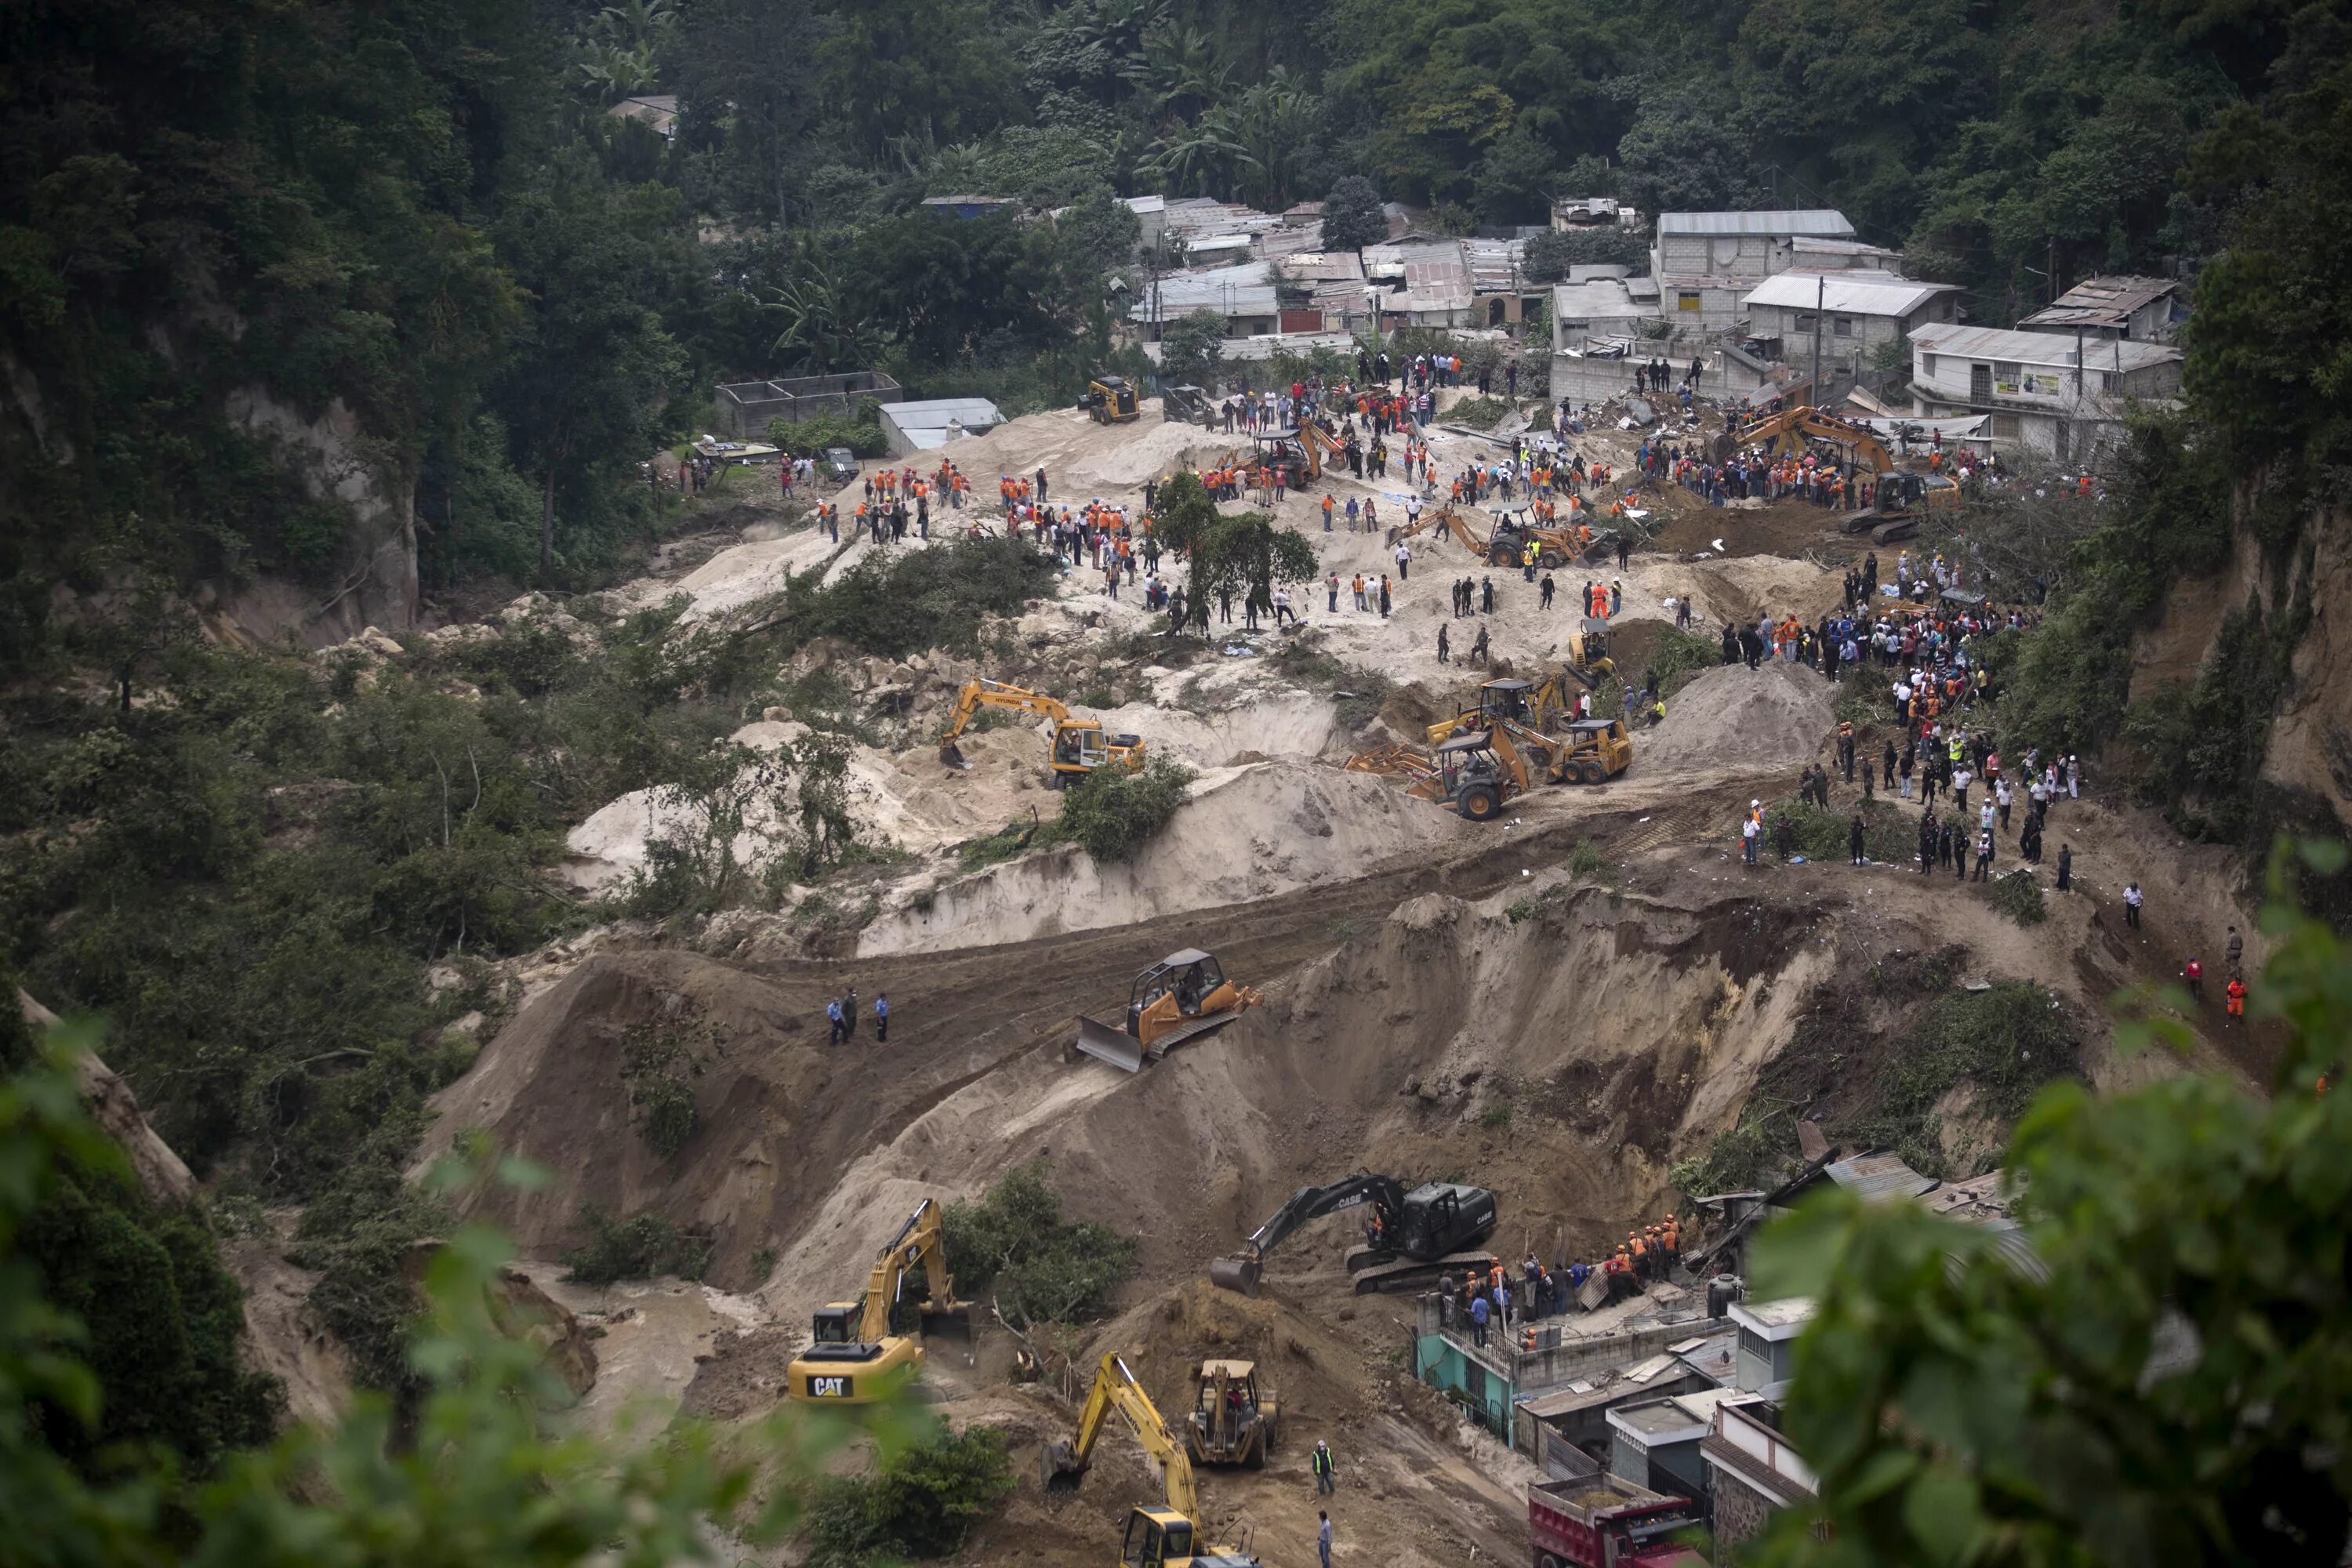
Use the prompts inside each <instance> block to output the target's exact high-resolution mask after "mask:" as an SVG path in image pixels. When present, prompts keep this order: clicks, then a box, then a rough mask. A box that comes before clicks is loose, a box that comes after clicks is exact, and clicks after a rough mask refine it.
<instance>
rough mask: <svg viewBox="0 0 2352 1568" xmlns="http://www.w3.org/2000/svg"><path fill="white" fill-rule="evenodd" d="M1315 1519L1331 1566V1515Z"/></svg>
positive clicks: (1326, 1565) (1319, 1513)
mask: <svg viewBox="0 0 2352 1568" xmlns="http://www.w3.org/2000/svg"><path fill="white" fill-rule="evenodd" d="M1482 1343H1483V1341H1482ZM1315 1521H1316V1523H1315V1550H1316V1551H1317V1552H1319V1553H1320V1554H1321V1555H1322V1558H1323V1568H1331V1516H1330V1515H1329V1514H1328V1513H1326V1512H1324V1511H1323V1510H1321V1509H1317V1510H1315Z"/></svg>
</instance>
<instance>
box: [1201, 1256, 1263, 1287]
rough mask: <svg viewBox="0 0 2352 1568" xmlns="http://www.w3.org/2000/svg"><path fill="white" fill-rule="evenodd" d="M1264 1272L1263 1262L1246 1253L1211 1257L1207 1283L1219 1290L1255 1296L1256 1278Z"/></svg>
mask: <svg viewBox="0 0 2352 1568" xmlns="http://www.w3.org/2000/svg"><path fill="white" fill-rule="evenodd" d="M1264 1274H1265V1263H1263V1262H1262V1261H1260V1260H1259V1259H1257V1258H1252V1257H1250V1256H1249V1255H1248V1254H1247V1253H1236V1254H1235V1255H1234V1256H1233V1257H1231V1258H1213V1259H1212V1260H1211V1261H1210V1264H1209V1283H1210V1284H1212V1285H1214V1286H1215V1287H1217V1289H1220V1290H1231V1291H1234V1292H1235V1293H1236V1294H1238V1295H1243V1296H1255V1295H1256V1294H1257V1283H1258V1280H1259V1279H1260V1278H1261V1277H1263V1276H1264Z"/></svg>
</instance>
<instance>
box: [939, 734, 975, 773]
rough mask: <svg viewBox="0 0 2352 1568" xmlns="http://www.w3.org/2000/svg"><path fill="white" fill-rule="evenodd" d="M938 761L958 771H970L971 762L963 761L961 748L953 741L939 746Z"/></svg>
mask: <svg viewBox="0 0 2352 1568" xmlns="http://www.w3.org/2000/svg"><path fill="white" fill-rule="evenodd" d="M940 762H942V763H946V764H947V765H948V766H949V767H951V768H955V769H957V770H959V771H960V772H962V773H970V772H971V763H968V762H966V761H964V755H963V748H962V747H961V746H959V745H957V744H956V743H955V742H953V741H950V742H948V743H947V744H946V745H944V746H941V747H940Z"/></svg>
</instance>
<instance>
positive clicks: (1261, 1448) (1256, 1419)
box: [1184, 1361, 1282, 1470]
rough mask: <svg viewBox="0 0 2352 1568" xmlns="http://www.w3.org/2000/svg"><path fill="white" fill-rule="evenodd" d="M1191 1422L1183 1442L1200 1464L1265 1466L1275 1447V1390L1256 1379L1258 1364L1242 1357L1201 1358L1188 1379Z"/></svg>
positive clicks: (1279, 1413) (1277, 1419)
mask: <svg viewBox="0 0 2352 1568" xmlns="http://www.w3.org/2000/svg"><path fill="white" fill-rule="evenodd" d="M1192 1384H1193V1391H1194V1392H1193V1396H1192V1426H1190V1427H1189V1428H1187V1429H1186V1431H1185V1433H1184V1447H1185V1449H1186V1451H1187V1452H1189V1453H1190V1454H1191V1455H1192V1458H1194V1459H1195V1460H1197V1461H1199V1462H1200V1463H1202V1464H1204V1465H1247V1466H1248V1467H1249V1468H1251V1469H1253V1470H1262V1469H1264V1468H1265V1457H1266V1456H1267V1455H1268V1454H1270V1453H1272V1452H1273V1451H1274V1439H1275V1436H1276V1433H1277V1431H1278V1429H1279V1427H1280V1425H1281V1418H1282V1407H1281V1405H1280V1404H1279V1403H1278V1402H1277V1401H1276V1399H1275V1397H1274V1390H1272V1389H1270V1388H1266V1387H1264V1386H1263V1385H1261V1384H1259V1382H1258V1380H1257V1364H1256V1363H1255V1362H1246V1361H1204V1362H1202V1363H1201V1372H1200V1375H1199V1376H1198V1377H1196V1378H1194V1379H1193V1380H1192Z"/></svg>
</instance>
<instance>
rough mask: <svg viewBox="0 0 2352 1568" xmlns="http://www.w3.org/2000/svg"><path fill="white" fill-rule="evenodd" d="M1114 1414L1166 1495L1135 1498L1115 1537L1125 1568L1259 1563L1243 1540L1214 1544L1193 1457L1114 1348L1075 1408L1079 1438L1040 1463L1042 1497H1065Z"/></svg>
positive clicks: (1051, 1450) (1059, 1442) (1051, 1448)
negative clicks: (1158, 1499) (1153, 1500)
mask: <svg viewBox="0 0 2352 1568" xmlns="http://www.w3.org/2000/svg"><path fill="white" fill-rule="evenodd" d="M1114 1411H1116V1412H1118V1415H1120V1417H1121V1418H1123V1419H1124V1420H1125V1421H1126V1422H1127V1425H1128V1427H1129V1430H1130V1431H1132V1432H1133V1433H1134V1434H1135V1439H1136V1441H1137V1442H1139V1443H1140V1444H1142V1445H1143V1452H1144V1455H1145V1457H1146V1458H1149V1459H1150V1461H1151V1463H1152V1465H1153V1467H1154V1468H1157V1469H1158V1470H1159V1472H1160V1487H1161V1490H1162V1491H1163V1492H1164V1493H1165V1494H1166V1496H1165V1500H1164V1501H1163V1502H1162V1504H1161V1505H1160V1506H1159V1507H1153V1506H1152V1505H1150V1504H1149V1503H1138V1504H1137V1505H1135V1507H1134V1508H1132V1509H1130V1510H1129V1512H1128V1516H1127V1533H1126V1537H1125V1539H1124V1540H1123V1541H1122V1542H1121V1543H1120V1548H1119V1562H1120V1563H1121V1564H1122V1565H1123V1568H1258V1560H1257V1557H1256V1555H1255V1553H1254V1552H1251V1550H1250V1547H1249V1543H1248V1542H1246V1541H1243V1542H1228V1543H1224V1544H1215V1545H1213V1544H1211V1543H1210V1542H1209V1540H1208V1535H1209V1531H1208V1529H1207V1527H1206V1526H1205V1525H1203V1524H1202V1522H1201V1492H1200V1486H1199V1483H1198V1482H1196V1481H1195V1480H1194V1479H1193V1478H1192V1458H1191V1456H1190V1455H1189V1454H1188V1453H1187V1452H1186V1451H1185V1445H1183V1444H1181V1443H1179V1442H1177V1441H1176V1435H1175V1434H1174V1433H1172V1432H1171V1431H1169V1429H1168V1423H1167V1422H1166V1421H1165V1420H1163V1419H1161V1417H1160V1409H1159V1407H1158V1406H1157V1405H1153V1404H1152V1403H1151V1396H1150V1394H1146V1393H1144V1392H1143V1385H1142V1384H1139V1383H1138V1382H1137V1381H1136V1379H1135V1373H1132V1372H1130V1371H1129V1370H1128V1366H1127V1363H1126V1362H1124V1361H1122V1360H1120V1359H1119V1357H1118V1355H1117V1354H1116V1353H1109V1354H1106V1355H1105V1356H1104V1357H1103V1358H1102V1363H1101V1364H1100V1365H1099V1366H1097V1368H1096V1369H1095V1381H1094V1386H1093V1388H1092V1389H1090V1390H1089V1391H1088V1392H1087V1403H1086V1407H1085V1408H1084V1409H1082V1410H1081V1411H1079V1413H1078V1427H1077V1432H1076V1436H1071V1437H1067V1438H1059V1439H1056V1440H1055V1441H1054V1442H1052V1443H1049V1444H1047V1445H1046V1446H1045V1451H1044V1452H1043V1453H1041V1454H1040V1455H1039V1456H1038V1469H1039V1471H1040V1474H1041V1479H1043V1480H1044V1482H1045V1495H1046V1496H1047V1497H1049V1498H1051V1497H1066V1496H1068V1495H1069V1494H1070V1493H1072V1492H1075V1491H1076V1490H1077V1489H1078V1484H1079V1482H1081V1481H1082V1480H1084V1479H1086V1473H1087V1467H1088V1466H1089V1465H1091V1464H1092V1463H1093V1462H1094V1453H1095V1443H1096V1441H1097V1439H1098V1438H1099V1437H1101V1436H1102V1429H1103V1424H1104V1423H1105V1422H1107V1421H1108V1420H1109V1419H1110V1416H1111V1414H1112V1412H1114Z"/></svg>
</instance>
